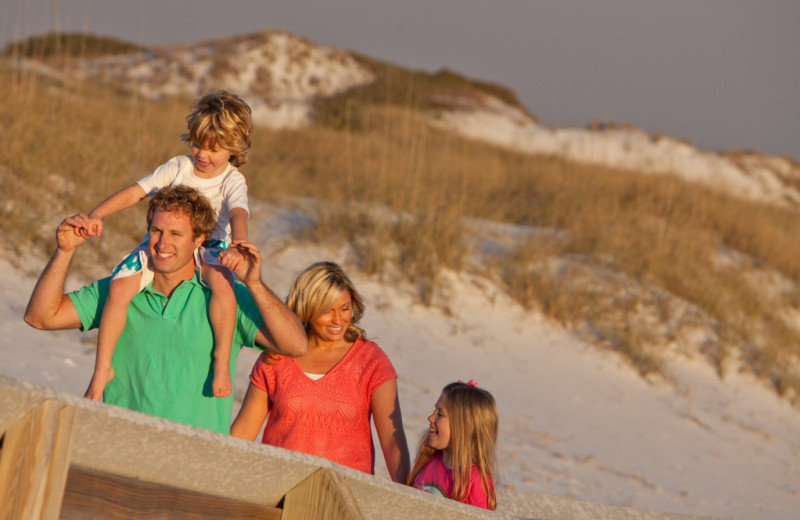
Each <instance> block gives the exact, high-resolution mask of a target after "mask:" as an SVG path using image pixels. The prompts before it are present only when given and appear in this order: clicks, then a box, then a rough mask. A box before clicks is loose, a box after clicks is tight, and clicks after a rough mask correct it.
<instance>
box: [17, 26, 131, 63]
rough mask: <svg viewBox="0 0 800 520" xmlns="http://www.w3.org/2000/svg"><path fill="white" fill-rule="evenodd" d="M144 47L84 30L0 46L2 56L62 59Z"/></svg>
mask: <svg viewBox="0 0 800 520" xmlns="http://www.w3.org/2000/svg"><path fill="white" fill-rule="evenodd" d="M143 51H145V48H144V47H141V46H139V45H134V44H132V43H127V42H123V41H120V40H116V39H113V38H106V37H102V36H93V35H89V34H85V33H60V32H51V33H47V34H41V35H36V36H31V37H29V38H26V39H24V40H21V41H19V42H13V43H10V44H8V45H7V46H6V48H5V49H3V52H2V56H6V57H9V56H10V57H14V58H34V59H46V58H63V57H81V58H89V57H93V56H104V55H107V54H128V53H134V52H143Z"/></svg>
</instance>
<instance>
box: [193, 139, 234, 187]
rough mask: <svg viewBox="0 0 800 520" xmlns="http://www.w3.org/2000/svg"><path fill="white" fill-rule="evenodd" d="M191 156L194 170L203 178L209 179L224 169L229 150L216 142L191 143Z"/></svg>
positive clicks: (229, 154)
mask: <svg viewBox="0 0 800 520" xmlns="http://www.w3.org/2000/svg"><path fill="white" fill-rule="evenodd" d="M192 158H193V159H194V170H195V172H196V173H198V174H199V176H200V177H202V178H204V179H210V178H212V177H216V176H217V175H219V174H220V173H222V172H224V171H225V168H227V167H228V160H229V159H230V158H231V152H230V150H227V149H225V148H223V147H221V146H220V145H219V143H217V142H214V143H210V142H206V143H205V144H203V145H199V144H197V143H192Z"/></svg>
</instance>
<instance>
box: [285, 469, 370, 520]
mask: <svg viewBox="0 0 800 520" xmlns="http://www.w3.org/2000/svg"><path fill="white" fill-rule="evenodd" d="M318 518H325V519H326V520H364V515H362V514H361V510H360V509H359V508H358V504H357V502H356V500H355V497H354V496H353V494H352V492H351V491H350V488H349V487H348V486H347V484H345V483H344V482H342V480H341V477H339V476H338V475H336V474H335V473H334V472H332V471H330V470H327V469H322V468H321V469H318V470H317V471H315V472H314V473H312V474H311V475H310V476H309V477H308V478H307V479H305V480H304V481H302V482H301V483H300V484H298V485H297V486H295V487H294V488H292V489H290V490H289V492H288V493H286V496H285V497H284V499H283V514H282V515H281V520H316V519H318Z"/></svg>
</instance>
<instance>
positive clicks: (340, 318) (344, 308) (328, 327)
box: [308, 291, 353, 342]
mask: <svg viewBox="0 0 800 520" xmlns="http://www.w3.org/2000/svg"><path fill="white" fill-rule="evenodd" d="M352 320H353V302H352V298H351V297H350V291H343V292H342V295H341V296H339V299H338V300H336V302H334V304H333V306H332V307H331V308H330V309H328V311H327V312H326V313H324V314H323V315H322V316H320V317H318V318H316V319H315V320H313V321H311V330H310V331H309V333H308V335H309V337H311V336H314V337H316V338H317V339H318V340H322V341H326V342H337V341H342V340H343V339H344V333H345V332H346V331H347V327H348V326H349V325H350V322H351V321H352Z"/></svg>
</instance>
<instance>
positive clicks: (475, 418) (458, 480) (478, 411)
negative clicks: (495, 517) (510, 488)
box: [408, 381, 498, 510]
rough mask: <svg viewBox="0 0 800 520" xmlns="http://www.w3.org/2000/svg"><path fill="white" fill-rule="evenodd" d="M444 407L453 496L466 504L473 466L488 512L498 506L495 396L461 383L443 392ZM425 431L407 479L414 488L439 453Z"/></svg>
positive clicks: (450, 385) (450, 386)
mask: <svg viewBox="0 0 800 520" xmlns="http://www.w3.org/2000/svg"><path fill="white" fill-rule="evenodd" d="M442 397H444V406H445V409H446V411H447V418H448V420H449V422H450V448H449V450H450V465H451V466H452V468H451V469H452V471H453V496H451V497H450V498H451V499H453V500H457V501H459V502H463V501H464V499H465V498H466V495H467V492H468V491H469V486H470V480H471V479H470V475H471V473H472V466H475V467H476V468H478V471H479V472H480V476H481V485H482V486H483V490H484V491H485V492H486V495H487V496H488V497H489V509H492V510H494V509H495V508H496V507H497V494H496V492H495V486H494V482H495V479H494V475H495V444H496V443H497V422H498V420H497V406H496V405H495V401H494V397H492V394H490V393H489V392H488V391H486V390H484V389H483V388H478V387H477V385H474V383H472V382H471V384H468V383H463V382H461V381H458V382H456V383H450V384H448V385H447V386H445V387H444V389H442ZM429 433H430V432H429V431H428V430H426V431H425V432H424V433H423V434H422V436H421V437H420V440H419V447H418V449H417V459H416V460H415V461H414V466H413V467H412V468H411V473H410V474H409V476H408V485H413V484H414V480H415V479H416V478H417V475H418V474H419V472H420V470H422V468H423V467H424V466H425V464H426V463H427V462H428V461H429V460H430V459H432V458H433V457H435V456H436V454H437V453H438V452H439V451H440V450H436V449H434V448H431V447H430V446H428V444H427V440H428V434H429Z"/></svg>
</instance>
